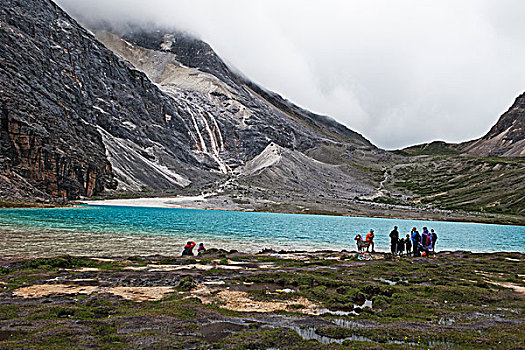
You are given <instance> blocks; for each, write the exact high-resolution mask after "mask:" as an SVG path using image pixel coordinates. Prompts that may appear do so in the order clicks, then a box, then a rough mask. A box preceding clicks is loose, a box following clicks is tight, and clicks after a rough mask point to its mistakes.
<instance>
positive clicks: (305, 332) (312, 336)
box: [290, 326, 374, 344]
mask: <svg viewBox="0 0 525 350" xmlns="http://www.w3.org/2000/svg"><path fill="white" fill-rule="evenodd" d="M290 328H291V329H293V330H294V331H296V332H297V334H299V336H301V338H303V339H304V340H316V341H318V342H319V343H321V344H332V343H337V344H343V342H345V341H346V340H353V341H366V342H374V341H373V340H372V339H370V338H367V337H363V336H360V335H351V336H349V337H345V338H341V339H337V338H330V337H326V336H324V335H319V334H317V333H316V332H315V328H313V327H306V328H301V327H295V326H292V327H290Z"/></svg>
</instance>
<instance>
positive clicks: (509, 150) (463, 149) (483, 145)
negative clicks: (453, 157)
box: [398, 93, 525, 157]
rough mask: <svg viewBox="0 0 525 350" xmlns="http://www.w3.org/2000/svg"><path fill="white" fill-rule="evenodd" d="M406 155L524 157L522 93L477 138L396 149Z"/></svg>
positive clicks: (524, 101) (524, 111) (524, 117)
mask: <svg viewBox="0 0 525 350" xmlns="http://www.w3.org/2000/svg"><path fill="white" fill-rule="evenodd" d="M398 153H400V154H406V155H421V154H427V155H438V154H441V155H444V154H464V155H472V156H480V157H491V156H501V157H520V156H521V157H522V156H525V93H523V94H521V95H520V96H518V97H517V98H516V100H515V101H514V104H513V105H512V106H511V107H510V108H509V110H508V111H507V112H505V113H504V114H503V115H502V116H501V117H500V118H499V120H498V121H497V123H496V124H495V125H494V126H493V127H492V128H491V129H490V130H489V132H488V133H487V134H486V135H485V136H483V137H480V138H479V139H475V140H472V141H468V142H463V143H457V144H454V143H446V142H443V141H434V142H431V143H425V144H421V145H415V146H411V147H407V148H405V149H403V150H400V151H399V152H398Z"/></svg>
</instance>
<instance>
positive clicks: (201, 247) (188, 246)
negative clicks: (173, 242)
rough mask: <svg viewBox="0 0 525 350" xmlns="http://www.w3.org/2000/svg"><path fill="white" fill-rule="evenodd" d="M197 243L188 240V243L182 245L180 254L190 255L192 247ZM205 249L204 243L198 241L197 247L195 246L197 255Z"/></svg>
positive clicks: (191, 254)
mask: <svg viewBox="0 0 525 350" xmlns="http://www.w3.org/2000/svg"><path fill="white" fill-rule="evenodd" d="M196 245H197V244H196V243H195V242H193V241H188V243H186V245H185V246H184V250H183V251H182V255H183V256H184V255H190V256H193V255H194V254H193V248H194V247H195V246H196ZM205 251H206V248H204V243H199V248H197V254H198V255H201V254H202V253H204V252H205Z"/></svg>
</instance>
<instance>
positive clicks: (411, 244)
mask: <svg viewBox="0 0 525 350" xmlns="http://www.w3.org/2000/svg"><path fill="white" fill-rule="evenodd" d="M389 236H390V251H391V253H392V255H403V253H405V252H406V255H407V256H409V255H412V256H422V255H423V256H428V255H429V254H430V253H431V252H432V253H434V252H435V247H436V242H437V239H438V236H437V233H436V232H435V231H434V229H431V230H430V232H429V231H428V228H426V227H423V232H422V233H421V234H420V233H419V231H418V230H417V228H415V227H413V228H412V231H410V233H409V234H407V235H406V237H405V238H403V237H399V231H398V230H397V226H394V229H393V230H392V231H391V232H390V235H389ZM374 237H375V234H374V230H373V229H370V232H368V234H367V235H366V238H365V239H364V240H363V238H362V236H361V235H359V234H358V235H357V236H356V237H355V238H354V239H355V240H356V244H357V249H358V250H363V249H364V248H366V251H367V252H368V251H369V249H370V248H372V252H374V251H375V250H374V246H375V244H374Z"/></svg>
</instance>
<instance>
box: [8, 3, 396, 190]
mask: <svg viewBox="0 0 525 350" xmlns="http://www.w3.org/2000/svg"><path fill="white" fill-rule="evenodd" d="M0 23H1V27H0V41H1V42H2V43H3V47H4V48H5V49H3V50H1V51H0V60H1V62H2V65H1V67H0V79H1V81H2V86H1V87H0V89H1V96H0V104H1V111H2V113H1V118H2V123H1V125H2V129H1V146H2V148H1V149H2V152H1V157H2V163H1V164H2V169H1V175H2V176H0V181H2V184H3V185H4V186H3V189H5V190H4V191H3V192H2V193H1V195H2V196H3V197H4V198H6V197H7V198H14V199H23V198H29V199H30V198H34V197H35V193H38V194H39V198H41V199H46V198H50V197H55V198H56V197H59V198H64V199H72V198H78V197H79V196H92V195H97V194H101V193H107V192H108V190H109V191H124V192H135V193H136V192H140V191H145V190H146V191H168V190H173V189H180V188H187V189H188V188H189V189H191V188H193V189H200V188H202V187H203V186H210V185H213V184H221V183H224V182H225V181H230V182H229V183H231V180H232V179H234V180H235V181H237V180H238V179H240V180H239V181H241V180H242V181H244V182H250V181H251V180H250V179H247V178H258V179H259V180H260V181H259V184H260V186H261V188H262V189H268V188H272V187H273V184H274V183H276V182H279V181H281V180H283V178H282V176H283V174H282V173H280V172H278V171H268V174H272V176H268V174H266V173H265V171H264V169H265V168H272V167H274V166H277V165H276V164H274V163H268V164H267V165H261V164H259V165H258V167H260V170H261V171H257V172H249V171H247V172H243V170H242V169H247V168H246V164H247V162H250V161H251V162H252V163H254V162H257V159H260V158H262V157H264V152H265V150H267V149H268V147H269V145H275V147H279V149H281V150H283V154H286V155H289V157H288V156H285V157H282V158H281V161H280V162H278V164H279V167H281V168H282V169H284V168H286V169H287V171H289V174H290V176H295V175H293V174H300V176H301V177H297V178H296V179H295V180H294V181H295V183H297V184H301V183H307V182H304V181H306V180H308V179H312V178H315V177H317V176H318V172H319V170H320V169H321V168H322V169H329V172H330V173H331V174H332V175H333V177H332V178H319V179H318V180H317V181H315V186H316V187H315V188H314V189H315V190H316V191H317V192H319V191H322V189H323V188H324V187H326V186H329V182H332V181H333V179H341V181H344V182H345V185H344V186H343V187H344V188H345V189H347V191H346V192H345V196H346V197H348V196H356V195H362V194H368V193H370V192H371V191H373V190H374V187H375V185H376V183H375V182H374V180H373V179H370V178H369V176H367V172H368V169H367V168H366V167H363V166H362V165H360V162H365V163H369V162H370V161H372V162H371V163H372V164H375V163H377V161H378V160H379V159H382V158H385V159H389V158H391V157H392V155H390V154H389V153H387V152H384V151H382V150H379V149H377V148H376V147H375V146H373V145H372V144H371V143H370V142H369V141H368V140H366V139H365V138H364V137H362V136H361V135H359V134H357V133H355V132H353V131H351V130H349V129H348V128H346V127H344V126H343V125H341V124H339V123H337V122H335V121H334V120H332V119H330V118H328V117H324V116H319V115H316V114H313V113H310V112H308V111H305V110H303V109H301V108H299V107H297V106H295V105H293V104H292V103H290V102H288V101H286V100H284V99H283V98H281V97H280V96H278V95H276V94H274V93H271V92H268V91H266V90H264V89H263V88H260V87H258V86H257V85H255V84H253V83H251V82H249V81H247V80H246V79H245V78H244V77H242V76H240V75H238V74H236V73H233V72H232V71H231V70H230V69H229V68H228V67H227V66H226V65H225V64H224V62H223V61H222V60H221V59H220V58H219V57H218V56H217V55H216V54H215V53H214V52H213V50H212V49H211V48H210V47H209V45H207V44H206V43H204V42H202V41H199V40H196V39H194V38H191V37H188V36H186V35H184V34H181V33H164V32H159V31H153V32H145V31H130V32H127V33H119V34H118V35H117V34H115V33H110V32H108V31H98V32H97V34H98V37H99V38H100V39H101V40H103V42H104V43H105V44H106V45H107V46H108V47H109V48H111V49H112V50H114V51H115V52H117V53H118V54H119V55H116V54H115V53H114V52H112V51H110V50H109V49H107V48H106V47H105V46H104V45H103V44H101V43H100V42H99V41H98V40H97V39H96V38H95V37H94V36H93V35H92V34H91V33H90V32H89V31H87V30H85V29H84V28H83V27H81V26H80V25H78V23H77V22H76V21H75V20H74V19H72V18H71V17H69V15H68V14H67V13H65V12H64V11H62V10H61V9H60V8H59V7H58V6H56V5H55V4H54V3H52V2H50V1H46V0H38V1H35V2H32V3H28V2H25V1H20V0H7V1H6V2H4V3H3V4H2V8H1V13H0ZM320 148H322V149H325V150H330V151H335V152H339V150H340V149H344V150H345V157H342V158H341V161H340V162H338V163H337V164H332V163H333V161H332V163H331V164H325V163H323V160H322V159H321V158H319V153H320V152H318V151H317V152H316V150H318V149H320ZM325 153H326V152H325ZM257 157H259V158H257ZM316 157H317V158H319V159H320V160H316ZM325 158H326V157H325ZM328 158H331V157H328ZM349 160H350V161H349ZM351 163H352V164H353V165H352V164H351ZM374 166H377V165H372V167H374ZM294 169H300V171H294ZM326 171H328V170H326ZM263 174H265V175H264V176H266V178H265V180H264V181H263V180H262V178H261V176H263ZM15 180H16V181H15ZM286 180H288V179H286ZM303 180H304V181H303ZM242 181H241V182H242ZM22 183H23V184H22ZM217 186H218V185H216V187H217ZM212 187H213V186H212ZM303 189H304V190H310V189H306V188H305V187H304V185H303V186H302V189H301V191H302V190H303ZM290 190H291V191H297V190H298V188H293V186H292V187H291V188H290ZM314 192H315V191H314Z"/></svg>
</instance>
